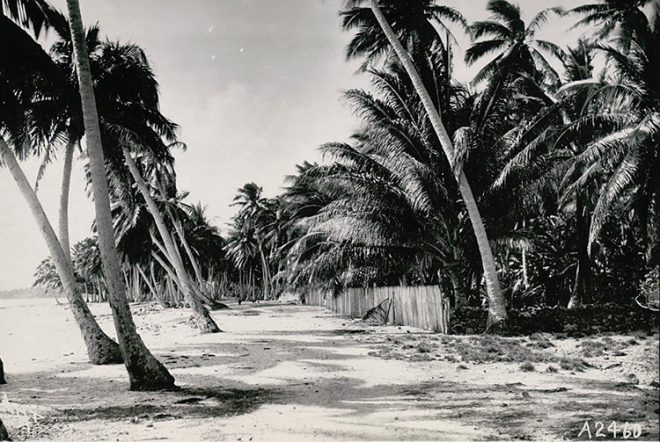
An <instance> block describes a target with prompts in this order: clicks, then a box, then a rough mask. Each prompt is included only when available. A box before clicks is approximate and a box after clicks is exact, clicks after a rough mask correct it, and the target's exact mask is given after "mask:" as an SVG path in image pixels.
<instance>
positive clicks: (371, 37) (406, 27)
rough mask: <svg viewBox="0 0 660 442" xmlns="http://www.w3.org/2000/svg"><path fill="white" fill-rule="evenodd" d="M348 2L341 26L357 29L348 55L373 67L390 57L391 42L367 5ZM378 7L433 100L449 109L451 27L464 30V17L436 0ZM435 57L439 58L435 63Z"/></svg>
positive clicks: (398, 0) (389, 0)
mask: <svg viewBox="0 0 660 442" xmlns="http://www.w3.org/2000/svg"><path fill="white" fill-rule="evenodd" d="M348 4H349V6H351V7H349V8H348V9H347V10H345V11H342V12H341V13H340V15H341V17H342V27H343V28H344V29H345V30H353V29H355V30H356V34H355V36H354V37H353V39H352V40H351V42H350V43H349V44H348V46H347V50H346V54H347V56H348V58H361V59H364V62H363V64H362V67H361V69H362V70H369V69H370V68H374V66H375V65H376V63H377V62H378V61H379V60H381V59H383V58H385V59H386V60H389V59H391V56H392V55H393V54H392V53H391V47H390V44H389V42H388V41H387V38H386V37H385V34H384V33H383V31H382V30H381V28H380V26H379V25H378V22H377V21H376V19H375V18H374V15H373V14H372V13H371V11H370V9H369V8H368V7H363V6H361V5H360V4H359V2H350V1H349V2H348ZM381 8H382V9H383V11H384V13H385V15H386V16H387V17H388V18H389V19H390V23H391V24H392V27H393V30H394V32H395V33H396V35H397V37H399V39H400V41H401V42H402V44H403V45H404V47H405V48H406V50H407V51H408V52H409V53H410V54H411V56H412V59H413V61H414V62H415V63H416V67H417V69H418V72H419V74H420V76H421V78H422V80H423V82H424V84H425V86H426V88H427V89H428V90H429V91H431V96H432V97H433V99H434V104H435V105H436V106H438V107H440V109H441V111H442V112H443V113H444V112H448V109H449V103H448V96H449V89H450V88H451V80H452V75H451V65H452V50H451V45H452V44H453V43H454V42H456V38H455V36H454V34H453V32H452V30H451V27H457V28H458V29H459V30H467V21H466V20H465V18H464V17H463V15H462V14H461V13H460V12H459V11H457V10H456V9H454V8H451V7H448V6H445V5H438V4H436V1H435V0H386V1H382V2H381ZM434 24H435V25H437V27H438V28H439V29H440V31H438V30H436V27H435V26H434ZM443 38H444V40H443ZM434 59H435V60H434ZM438 60H441V62H440V63H437V61H438ZM434 61H435V62H434Z"/></svg>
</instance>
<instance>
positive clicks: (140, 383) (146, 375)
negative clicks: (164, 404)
mask: <svg viewBox="0 0 660 442" xmlns="http://www.w3.org/2000/svg"><path fill="white" fill-rule="evenodd" d="M149 365H150V366H149V367H141V368H143V369H142V370H140V372H139V373H130V374H129V376H130V387H129V389H130V390H131V391H173V390H177V389H178V387H177V386H176V385H174V377H173V376H172V375H171V374H170V373H169V372H168V371H167V369H166V368H165V367H164V366H163V364H161V363H160V362H159V361H158V360H157V359H156V358H152V363H151V364H149Z"/></svg>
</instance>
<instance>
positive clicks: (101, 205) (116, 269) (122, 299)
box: [67, 0, 174, 390]
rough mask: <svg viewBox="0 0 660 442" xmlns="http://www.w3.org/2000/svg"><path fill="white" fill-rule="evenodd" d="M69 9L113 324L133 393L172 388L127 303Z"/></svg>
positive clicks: (71, 8)
mask: <svg viewBox="0 0 660 442" xmlns="http://www.w3.org/2000/svg"><path fill="white" fill-rule="evenodd" d="M67 9H68V12H69V24H70V27H71V37H72V41H73V49H74V53H75V58H76V72H77V76H78V83H79V87H80V99H81V104H82V110H83V119H84V126H85V134H86V144H87V155H88V157H89V164H90V172H91V177H92V187H93V196H94V206H95V210H96V225H97V230H98V237H99V246H100V249H101V256H102V258H103V267H104V275H105V278H106V283H107V286H108V301H109V302H110V305H111V306H112V313H113V319H114V322H115V328H116V330H117V336H118V339H119V346H120V348H121V350H122V354H123V355H124V363H125V365H126V369H127V371H128V375H129V381H130V388H131V390H160V389H164V388H172V387H173V386H174V378H173V377H172V375H170V373H169V372H168V371H167V369H166V368H165V367H164V366H163V365H162V364H161V363H160V362H159V361H158V360H157V359H156V358H155V357H154V356H153V355H152V354H151V352H149V350H148V349H147V347H146V346H145V345H144V342H143V341H142V338H141V337H140V336H139V335H138V333H137V330H136V328H135V323H134V322H133V317H132V316H131V311H130V307H129V305H128V300H127V298H126V286H125V284H124V280H123V277H122V273H121V265H120V261H119V254H118V253H117V248H116V246H115V238H114V231H113V226H112V212H111V209H110V196H109V195H110V193H109V189H108V178H107V176H106V171H105V160H104V155H103V147H102V144H101V131H100V128H99V118H98V114H97V109H96V98H95V96H94V85H93V82H92V74H91V71H90V63H89V56H88V54H87V46H86V44H85V33H84V28H83V22H82V17H81V14H80V5H79V3H78V1H77V0H67Z"/></svg>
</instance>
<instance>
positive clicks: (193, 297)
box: [123, 148, 221, 333]
mask: <svg viewBox="0 0 660 442" xmlns="http://www.w3.org/2000/svg"><path fill="white" fill-rule="evenodd" d="M123 154H124V159H125V160H126V164H127V165H128V169H129V170H130V172H131V175H132V176H133V179H134V180H135V183H136V184H137V187H138V190H139V191H140V193H141V194H142V197H143V198H144V200H145V202H146V203H147V207H148V208H149V213H151V216H152V217H153V219H154V221H155V223H156V228H157V229H158V233H159V234H160V237H161V239H162V240H163V245H164V246H165V250H166V251H167V256H168V258H169V260H170V263H172V266H173V267H174V271H175V272H176V275H177V278H178V279H179V282H180V283H181V287H180V288H181V290H182V291H183V296H184V298H185V300H186V302H187V303H188V304H189V305H190V308H191V309H192V311H193V318H194V320H195V323H196V325H197V328H198V329H199V331H200V332H201V333H217V332H219V331H221V330H220V328H219V327H218V325H217V324H216V323H215V321H214V320H213V318H212V317H211V315H210V314H209V311H208V310H207V309H206V307H204V304H202V302H201V300H200V299H198V297H197V294H196V293H195V290H194V288H193V285H192V282H191V281H190V277H189V276H188V272H187V271H186V268H185V267H184V265H183V260H182V259H181V255H180V254H179V251H178V250H177V249H176V245H175V244H174V240H173V239H172V236H171V235H170V233H169V232H168V230H167V226H166V225H165V220H164V219H163V215H161V213H160V211H159V210H158V206H156V202H155V201H154V199H153V197H152V196H151V193H149V188H148V187H147V183H145V181H144V179H143V178H142V175H140V171H139V169H138V168H137V165H136V164H135V161H133V157H131V153H130V152H129V151H128V149H127V148H124V149H123Z"/></svg>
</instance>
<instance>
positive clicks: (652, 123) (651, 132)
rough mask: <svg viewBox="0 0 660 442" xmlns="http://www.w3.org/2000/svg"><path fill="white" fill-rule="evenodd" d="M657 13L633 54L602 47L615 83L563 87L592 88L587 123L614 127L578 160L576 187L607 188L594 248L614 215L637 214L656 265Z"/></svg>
mask: <svg viewBox="0 0 660 442" xmlns="http://www.w3.org/2000/svg"><path fill="white" fill-rule="evenodd" d="M655 14H656V17H654V18H655V20H654V21H653V22H654V25H652V24H648V25H647V28H646V30H645V31H644V34H645V38H644V37H640V38H639V39H640V40H643V41H639V40H632V41H631V42H630V50H629V52H627V53H626V52H625V50H622V49H619V48H615V47H612V46H599V47H598V49H599V50H600V51H602V52H603V53H604V54H605V55H606V56H607V57H608V62H609V65H610V69H611V77H610V78H609V81H606V82H599V81H594V80H592V81H586V82H585V81H578V82H574V83H572V84H568V85H566V86H565V87H564V88H563V89H564V90H565V91H567V92H569V91H575V90H578V91H579V90H585V89H586V90H587V91H588V92H589V94H590V95H589V98H590V101H591V102H592V103H593V106H592V107H591V110H592V112H593V114H591V115H589V114H588V115H586V116H584V117H583V118H584V120H585V121H588V122H590V121H593V120H594V119H595V117H600V118H601V119H609V122H610V125H609V127H610V128H611V129H610V130H609V131H605V132H604V133H603V130H602V128H601V130H600V131H599V132H596V134H597V136H596V139H594V140H593V141H592V142H591V143H590V144H588V145H587V146H586V148H585V149H584V151H583V152H581V153H580V154H579V155H577V156H576V157H575V158H574V162H575V165H576V167H578V168H579V169H581V170H583V171H584V172H583V173H582V176H580V177H579V179H578V180H576V181H575V183H574V184H573V187H577V186H580V185H583V183H585V182H587V181H588V180H591V179H593V178H598V179H601V180H603V183H604V184H603V185H602V186H601V187H600V191H599V195H598V200H597V202H596V205H595V207H594V210H593V213H592V216H591V226H590V229H589V248H590V250H591V249H592V248H593V245H594V244H595V242H596V240H597V239H598V237H599V235H600V232H601V229H602V227H603V225H604V223H605V221H606V220H607V218H608V217H609V216H611V214H612V213H613V212H614V213H616V212H619V213H620V211H621V210H625V209H626V208H628V209H632V210H633V212H632V213H633V214H634V215H635V217H636V218H637V219H638V220H639V222H640V225H641V227H642V229H643V231H644V232H645V233H647V235H648V237H649V239H650V241H649V247H648V250H647V251H648V261H649V263H650V264H651V265H658V263H659V262H660V250H659V245H658V244H659V241H658V233H657V229H658V228H659V227H658V225H659V223H658V219H657V217H658V206H659V205H660V177H659V176H658V174H657V170H658V168H659V167H660V149H659V148H658V146H659V142H660V139H659V135H658V134H659V133H660V79H659V78H658V75H657V72H658V68H659V67H660V54H659V53H658V50H657V47H658V45H660V24H658V19H657V17H660V11H656V12H655Z"/></svg>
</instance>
